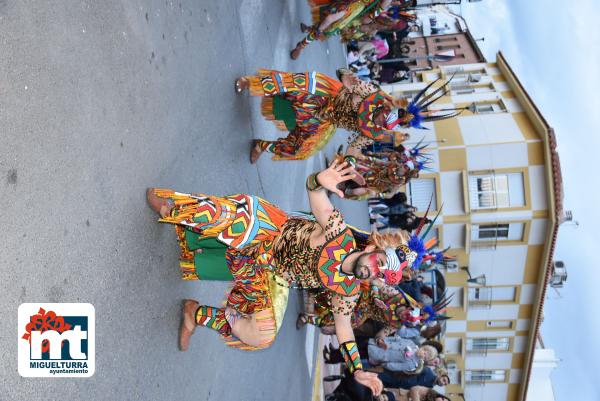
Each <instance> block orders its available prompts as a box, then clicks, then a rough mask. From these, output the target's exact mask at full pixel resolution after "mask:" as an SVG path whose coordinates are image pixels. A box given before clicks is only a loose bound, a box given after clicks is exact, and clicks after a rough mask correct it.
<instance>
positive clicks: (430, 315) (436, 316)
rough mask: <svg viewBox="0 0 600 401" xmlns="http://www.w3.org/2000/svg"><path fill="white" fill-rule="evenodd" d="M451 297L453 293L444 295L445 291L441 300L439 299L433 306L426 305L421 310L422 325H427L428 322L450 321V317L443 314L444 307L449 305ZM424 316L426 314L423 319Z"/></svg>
mask: <svg viewBox="0 0 600 401" xmlns="http://www.w3.org/2000/svg"><path fill="white" fill-rule="evenodd" d="M453 296H454V293H452V294H450V295H448V294H447V293H446V291H444V294H443V295H442V299H440V300H439V301H437V302H436V303H434V304H433V305H427V306H425V307H424V308H423V311H422V313H421V321H422V322H423V323H429V322H434V321H438V320H448V319H451V317H449V316H445V315H443V313H445V312H446V307H447V306H448V305H450V302H452V297H453ZM425 314H427V317H425Z"/></svg>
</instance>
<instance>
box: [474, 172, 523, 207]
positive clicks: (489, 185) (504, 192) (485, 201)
mask: <svg viewBox="0 0 600 401" xmlns="http://www.w3.org/2000/svg"><path fill="white" fill-rule="evenodd" d="M517 182H519V183H520V185H521V188H517V185H518V184H517ZM511 183H512V185H511ZM511 186H512V189H511ZM468 187H469V188H468V189H469V206H470V207H471V209H472V210H490V209H507V208H510V207H524V206H525V205H526V203H527V199H526V194H525V176H524V174H523V173H522V172H514V173H495V172H492V173H487V174H476V173H475V174H469V177H468ZM511 191H512V192H511ZM511 196H512V198H511ZM511 200H512V202H513V203H514V204H513V203H511Z"/></svg>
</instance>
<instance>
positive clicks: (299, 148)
mask: <svg viewBox="0 0 600 401" xmlns="http://www.w3.org/2000/svg"><path fill="white" fill-rule="evenodd" d="M345 73H347V72H344V71H342V72H340V74H345ZM245 78H246V79H247V80H248V82H249V84H250V94H251V95H252V96H261V97H262V98H263V100H262V107H261V109H262V113H263V115H264V116H265V118H266V119H267V120H271V121H273V122H274V123H275V125H276V126H277V127H278V128H279V129H282V130H287V131H289V135H288V136H287V137H285V138H279V139H278V140H277V141H264V140H260V141H258V144H259V146H260V147H261V149H262V150H264V151H267V152H270V153H273V154H274V155H275V156H274V159H275V160H285V159H287V160H301V159H306V158H308V157H310V156H311V155H313V154H314V153H316V152H318V151H319V150H320V149H321V148H322V147H323V146H324V145H325V144H326V143H327V142H328V141H329V139H330V138H331V137H332V136H333V134H334V133H335V130H336V128H337V127H341V128H344V129H347V130H349V131H352V132H355V133H357V135H358V134H360V135H361V136H362V137H364V138H365V139H364V141H365V142H366V143H371V142H372V141H390V140H393V137H394V131H391V130H389V129H387V128H386V127H382V126H379V125H377V124H376V123H375V122H374V117H375V112H377V111H380V109H382V108H384V106H385V110H383V112H384V113H385V112H387V111H389V110H392V108H393V106H392V103H393V98H392V97H391V96H389V95H388V94H386V93H385V92H383V91H381V90H380V89H379V88H378V87H376V86H374V85H372V84H368V83H366V82H363V81H359V80H357V81H358V82H356V83H355V84H354V85H353V86H352V87H351V88H347V87H345V86H344V85H343V84H342V83H341V82H340V81H338V80H336V79H334V78H331V77H328V76H327V75H325V74H321V73H318V72H306V73H290V72H279V71H272V70H259V71H258V74H257V75H255V76H247V77H245ZM374 99H376V101H377V102H378V103H377V105H374V103H373V102H374Z"/></svg>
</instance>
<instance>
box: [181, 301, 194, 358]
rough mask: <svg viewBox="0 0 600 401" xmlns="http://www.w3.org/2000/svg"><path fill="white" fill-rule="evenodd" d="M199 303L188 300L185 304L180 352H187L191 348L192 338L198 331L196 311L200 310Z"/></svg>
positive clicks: (182, 312) (182, 316)
mask: <svg viewBox="0 0 600 401" xmlns="http://www.w3.org/2000/svg"><path fill="white" fill-rule="evenodd" d="M198 306H199V304H198V302H196V301H194V300H191V299H186V300H185V301H184V302H183V309H182V311H181V325H180V326H179V350H181V351H187V349H188V348H189V346H190V337H191V336H192V334H194V330H196V326H197V324H196V316H195V315H196V310H198Z"/></svg>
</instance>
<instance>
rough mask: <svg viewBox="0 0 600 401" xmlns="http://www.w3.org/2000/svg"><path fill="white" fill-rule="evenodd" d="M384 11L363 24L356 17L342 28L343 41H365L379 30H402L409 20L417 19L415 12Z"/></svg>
mask: <svg viewBox="0 0 600 401" xmlns="http://www.w3.org/2000/svg"><path fill="white" fill-rule="evenodd" d="M392 9H393V7H390V9H389V10H388V11H387V12H383V13H381V14H379V15H378V16H376V17H375V18H373V19H372V20H371V21H370V22H368V23H366V24H363V23H362V21H361V20H360V19H354V20H353V21H352V22H351V23H350V24H348V25H347V26H346V27H344V28H343V29H341V30H340V35H341V39H342V42H345V43H347V42H350V41H353V40H358V41H365V40H369V39H371V38H372V36H373V35H374V34H375V33H377V32H379V31H391V32H394V31H401V30H403V29H405V28H406V27H407V26H408V22H409V21H412V20H414V19H415V16H414V15H413V14H409V13H405V12H402V11H397V12H394V13H391V12H390V11H391V10H392Z"/></svg>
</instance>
